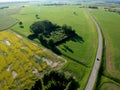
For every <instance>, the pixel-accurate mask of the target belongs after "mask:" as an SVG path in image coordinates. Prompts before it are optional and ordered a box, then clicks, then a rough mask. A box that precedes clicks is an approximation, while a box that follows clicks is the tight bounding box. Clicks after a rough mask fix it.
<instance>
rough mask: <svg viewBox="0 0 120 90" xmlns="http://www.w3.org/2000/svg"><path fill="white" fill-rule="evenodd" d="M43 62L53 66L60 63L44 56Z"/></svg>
mask: <svg viewBox="0 0 120 90" xmlns="http://www.w3.org/2000/svg"><path fill="white" fill-rule="evenodd" d="M42 60H43V62H46V64H47V65H48V66H50V67H52V68H54V67H56V66H57V65H58V63H57V62H53V61H52V60H49V59H46V58H42Z"/></svg>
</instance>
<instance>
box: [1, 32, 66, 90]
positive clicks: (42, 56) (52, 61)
mask: <svg viewBox="0 0 120 90" xmlns="http://www.w3.org/2000/svg"><path fill="white" fill-rule="evenodd" d="M0 36H1V37H0V90H1V89H2V90H9V89H14V90H16V88H17V89H24V88H28V89H30V88H31V86H32V85H33V84H34V81H35V80H37V78H38V77H42V73H44V72H45V71H47V69H50V68H57V67H59V68H60V67H61V65H62V63H64V62H65V60H63V59H62V58H60V57H58V56H56V55H55V54H52V53H50V52H49V53H48V52H47V51H46V50H45V49H43V48H42V47H38V46H37V45H36V44H34V43H31V42H30V41H29V40H26V39H24V38H23V37H21V36H20V35H18V34H16V33H13V32H11V31H2V32H0Z"/></svg>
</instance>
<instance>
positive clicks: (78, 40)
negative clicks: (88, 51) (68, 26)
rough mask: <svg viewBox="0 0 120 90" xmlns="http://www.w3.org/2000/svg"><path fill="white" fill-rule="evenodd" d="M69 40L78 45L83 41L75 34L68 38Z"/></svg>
mask: <svg viewBox="0 0 120 90" xmlns="http://www.w3.org/2000/svg"><path fill="white" fill-rule="evenodd" d="M70 40H72V41H74V42H79V43H83V42H84V40H83V38H82V37H81V36H79V35H77V34H75V35H74V36H73V37H72V38H70Z"/></svg>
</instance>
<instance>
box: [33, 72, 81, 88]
mask: <svg viewBox="0 0 120 90" xmlns="http://www.w3.org/2000/svg"><path fill="white" fill-rule="evenodd" d="M41 82H43V84H42V83H41ZM42 86H44V88H45V90H77V88H78V86H79V85H78V83H77V82H76V80H75V79H74V78H73V77H72V76H71V75H66V74H65V73H63V72H58V71H51V72H49V73H46V74H45V75H44V77H43V78H42V79H41V80H38V81H36V83H35V85H34V86H33V87H32V89H31V90H42Z"/></svg>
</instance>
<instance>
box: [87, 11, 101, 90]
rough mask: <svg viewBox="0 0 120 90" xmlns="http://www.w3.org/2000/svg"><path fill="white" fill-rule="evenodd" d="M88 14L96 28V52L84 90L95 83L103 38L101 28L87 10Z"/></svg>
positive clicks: (88, 89)
mask: <svg viewBox="0 0 120 90" xmlns="http://www.w3.org/2000/svg"><path fill="white" fill-rule="evenodd" d="M88 15H89V16H90V18H91V20H92V21H93V22H94V24H95V25H96V28H97V31H98V49H97V54H96V58H95V62H94V66H93V69H92V71H91V75H90V77H89V80H88V83H87V85H86V88H85V90H93V87H94V84H95V83H96V78H97V76H98V71H99V68H100V64H101V57H102V49H103V38H102V33H101V29H100V27H99V25H98V23H97V22H96V20H95V19H94V18H93V16H92V15H91V14H90V13H89V12H88ZM98 59H99V60H98Z"/></svg>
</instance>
